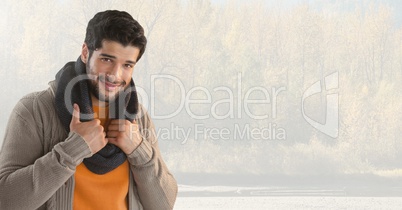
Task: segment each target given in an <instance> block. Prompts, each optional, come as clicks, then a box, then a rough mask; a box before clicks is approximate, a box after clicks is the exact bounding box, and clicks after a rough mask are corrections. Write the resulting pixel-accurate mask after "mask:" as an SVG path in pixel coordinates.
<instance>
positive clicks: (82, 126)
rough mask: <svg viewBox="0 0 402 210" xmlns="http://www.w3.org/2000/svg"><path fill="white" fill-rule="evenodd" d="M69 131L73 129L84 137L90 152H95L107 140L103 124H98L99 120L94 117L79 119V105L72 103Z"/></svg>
mask: <svg viewBox="0 0 402 210" xmlns="http://www.w3.org/2000/svg"><path fill="white" fill-rule="evenodd" d="M70 131H74V132H76V133H78V134H79V135H80V136H82V138H84V140H85V142H86V143H87V144H88V146H89V148H90V149H91V152H92V154H95V153H97V152H98V151H99V150H101V149H102V148H103V147H104V146H105V145H106V144H107V142H108V140H107V139H106V138H105V136H106V133H105V132H104V131H103V126H101V125H100V120H98V119H95V120H92V121H89V122H81V121H80V107H79V106H78V105H77V104H74V111H73V117H72V119H71V122H70Z"/></svg>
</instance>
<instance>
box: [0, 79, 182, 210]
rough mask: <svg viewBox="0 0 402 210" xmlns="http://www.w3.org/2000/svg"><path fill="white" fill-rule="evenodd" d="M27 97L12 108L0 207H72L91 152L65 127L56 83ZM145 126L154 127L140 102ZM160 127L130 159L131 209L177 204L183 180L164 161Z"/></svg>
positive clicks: (0, 161) (2, 157) (1, 165)
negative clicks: (77, 178)
mask: <svg viewBox="0 0 402 210" xmlns="http://www.w3.org/2000/svg"><path fill="white" fill-rule="evenodd" d="M49 85H50V87H49V88H48V89H47V90H45V91H42V92H36V93H32V94H29V95H27V96H25V97H23V98H22V99H21V100H20V101H19V102H18V103H17V105H16V107H15V108H14V110H13V111H12V113H11V116H10V119H9V122H8V125H7V129H6V134H5V137H4V142H3V147H2V149H1V151H0V209H1V210H15V209H18V210H23V209H29V210H32V209H57V210H59V209H72V201H73V195H74V172H75V168H76V166H77V165H79V164H80V163H81V162H82V160H83V159H84V158H86V157H90V156H91V155H92V154H91V151H90V149H89V147H88V145H87V144H86V143H85V141H84V140H83V139H82V137H81V136H79V135H78V134H77V133H74V132H70V133H69V134H67V132H66V131H65V130H64V128H63V126H62V124H61V122H60V120H59V119H58V117H57V114H56V111H55V107H54V106H55V105H54V97H55V96H54V93H55V90H56V87H55V82H54V81H52V82H50V83H49ZM139 113H140V115H139V116H140V117H139V118H138V119H137V120H136V121H137V122H138V124H139V126H140V131H141V132H142V134H143V135H144V134H145V132H146V131H154V125H153V123H152V122H151V119H150V118H149V116H148V114H147V113H146V112H145V111H144V109H143V108H142V107H141V106H140V110H139ZM152 133H153V134H154V132H148V133H147V134H148V135H145V136H148V137H147V138H144V139H143V141H142V143H141V144H140V146H139V147H138V148H137V149H136V150H135V151H134V152H133V153H132V154H130V155H128V157H127V159H128V161H129V163H130V188H129V196H128V204H129V209H132V210H133V209H155V210H162V209H172V208H173V205H174V202H175V200H176V195H177V183H176V180H175V179H174V177H173V176H172V174H170V172H169V170H168V169H167V167H166V165H165V163H164V161H163V160H162V157H161V154H160V151H159V147H158V143H157V139H156V137H155V135H152Z"/></svg>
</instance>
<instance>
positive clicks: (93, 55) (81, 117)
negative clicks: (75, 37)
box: [0, 11, 177, 210]
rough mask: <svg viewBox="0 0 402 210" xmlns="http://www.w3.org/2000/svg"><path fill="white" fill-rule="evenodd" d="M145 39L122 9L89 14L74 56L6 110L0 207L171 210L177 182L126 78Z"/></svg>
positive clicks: (0, 162) (143, 46)
mask: <svg viewBox="0 0 402 210" xmlns="http://www.w3.org/2000/svg"><path fill="white" fill-rule="evenodd" d="M146 43H147V40H146V38H145V36H144V30H143V28H142V27H141V26H140V25H139V23H138V22H137V21H135V20H134V19H133V18H132V17H131V15H129V14H128V13H126V12H120V11H105V12H100V13H98V14H96V15H95V16H94V18H93V19H91V20H90V22H89V23H88V27H87V32H86V37H85V41H84V44H83V46H82V52H81V55H80V57H79V58H78V59H77V61H76V62H69V63H67V64H66V65H65V66H64V67H63V68H62V69H61V70H60V71H59V72H58V73H57V75H56V79H55V80H54V81H51V82H50V83H49V86H50V87H49V88H48V89H47V90H44V91H42V92H36V93H32V94H29V95H27V96H25V97H24V98H22V99H21V100H20V101H19V102H18V104H17V105H16V107H15V108H14V110H13V112H12V114H11V116H10V119H9V122H8V126H7V130H6V134H5V137H4V142H3V147H2V149H1V151H0V209H5V210H7V209H75V210H77V209H78V210H79V209H96V210H99V209H107V210H110V209H114V210H120V209H155V210H161V209H172V208H173V205H174V202H175V199H176V195H177V183H176V181H175V179H174V177H173V176H172V175H171V174H170V172H169V170H168V169H167V167H166V165H165V163H164V161H163V159H162V157H161V154H160V151H159V147H158V143H157V139H156V136H155V135H154V134H155V132H154V125H153V123H152V121H151V119H150V118H149V115H148V114H147V113H146V111H145V110H144V109H143V107H142V106H141V104H139V103H138V97H137V94H136V91H135V84H134V81H133V79H132V74H133V71H134V66H135V65H136V63H137V62H138V61H139V60H140V58H141V56H142V55H143V53H144V51H145V46H146Z"/></svg>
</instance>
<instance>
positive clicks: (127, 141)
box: [106, 119, 142, 155]
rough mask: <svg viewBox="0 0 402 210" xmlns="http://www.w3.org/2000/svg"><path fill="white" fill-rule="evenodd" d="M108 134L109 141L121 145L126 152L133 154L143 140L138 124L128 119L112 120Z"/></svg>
mask: <svg viewBox="0 0 402 210" xmlns="http://www.w3.org/2000/svg"><path fill="white" fill-rule="evenodd" d="M106 136H107V138H108V140H109V143H111V144H114V145H116V146H117V147H119V148H120V149H121V150H122V151H123V152H124V153H125V154H127V155H129V154H131V153H132V152H133V151H134V150H135V149H136V148H137V147H138V146H139V145H140V144H141V142H142V138H141V134H140V132H139V130H138V124H137V123H136V122H135V121H134V122H133V123H131V122H130V121H128V120H119V119H114V120H111V121H110V123H109V126H108V129H107V133H106Z"/></svg>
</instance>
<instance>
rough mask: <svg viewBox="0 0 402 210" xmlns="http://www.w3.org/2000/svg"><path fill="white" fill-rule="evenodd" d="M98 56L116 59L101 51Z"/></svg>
mask: <svg viewBox="0 0 402 210" xmlns="http://www.w3.org/2000/svg"><path fill="white" fill-rule="evenodd" d="M100 56H103V57H108V58H114V59H116V56H113V55H109V54H106V53H101V54H100Z"/></svg>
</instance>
